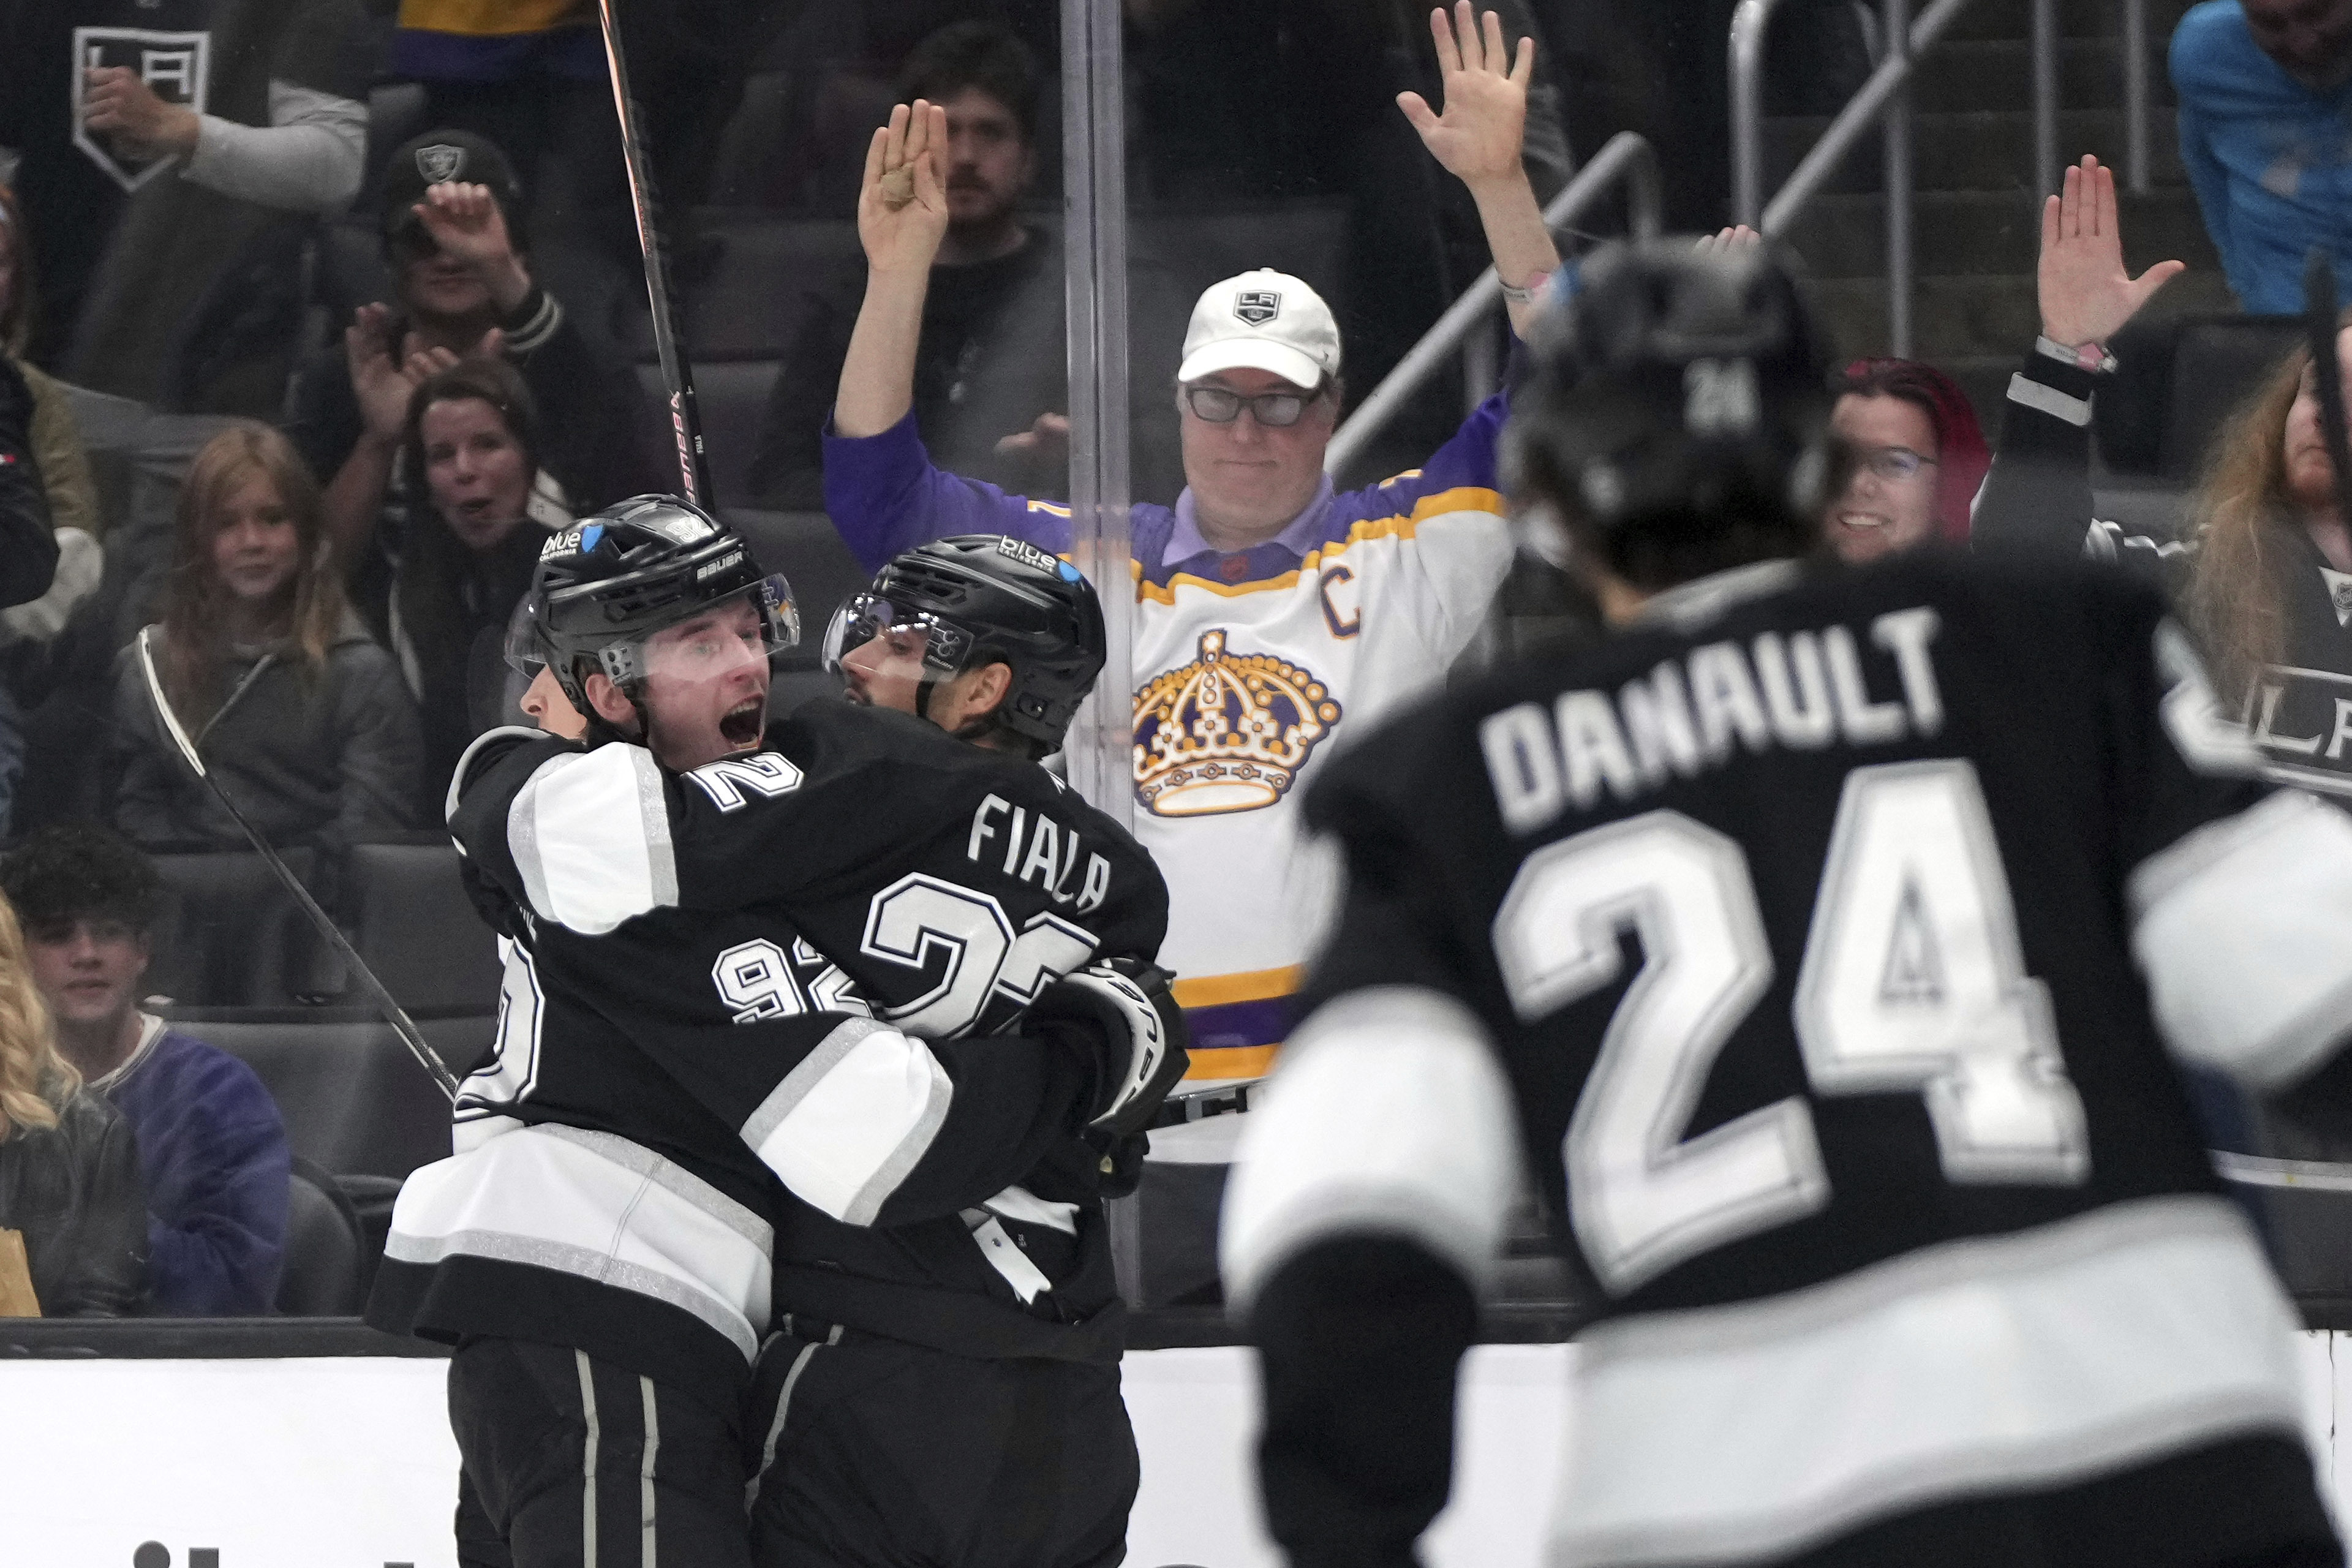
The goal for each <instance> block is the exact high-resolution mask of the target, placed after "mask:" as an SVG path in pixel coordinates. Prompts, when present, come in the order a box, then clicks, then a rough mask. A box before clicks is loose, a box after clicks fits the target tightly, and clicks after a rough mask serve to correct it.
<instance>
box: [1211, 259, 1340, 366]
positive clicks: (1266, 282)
mask: <svg viewBox="0 0 2352 1568" xmlns="http://www.w3.org/2000/svg"><path fill="white" fill-rule="evenodd" d="M1221 370H1262V371H1266V372H1268V373H1270V374H1275V375H1278V376H1280V377H1282V379H1283V380H1285V381H1286V382H1288V383H1290V384H1292V385H1293V386H1303V387H1313V386H1317V385H1319V384H1321V383H1322V381H1323V378H1324V377H1326V376H1331V375H1337V374H1339V322H1337V321H1333V320H1332V319H1331V307H1330V306H1328V305H1327V304H1325V303H1324V302H1323V296H1322V295H1320V294H1318V293H1317V292H1316V291H1315V290H1314V289H1310V288H1308V287H1307V284H1306V283H1305V281H1303V280H1302V279H1297V278H1293V277H1292V276H1291V275H1290V274H1289V273H1287V272H1276V271H1275V270H1274V269H1273V268H1268V267H1260V268H1254V269H1252V270H1251V271H1248V272H1244V273H1242V274H1240V275H1239V276H1237V277H1234V278H1228V279H1225V280H1224V281H1223V282H1222V283H1218V284H1215V285H1213V286H1212V287H1211V288H1210V289H1209V291H1208V292H1207V293H1205V294H1203V295H1202V296H1201V300H1200V303H1198V304H1196V305H1194V306H1193V307H1192V325H1191V326H1190V327H1188V328H1187V329H1185V332H1184V362H1183V363H1181V364H1180V365H1178V366H1177V367H1176V379H1177V380H1178V381H1182V382H1192V381H1198V380H1199V379H1200V378H1201V377H1202V376H1204V375H1213V374H1215V373H1216V372H1218V371H1221Z"/></svg>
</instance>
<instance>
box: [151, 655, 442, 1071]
mask: <svg viewBox="0 0 2352 1568" xmlns="http://www.w3.org/2000/svg"><path fill="white" fill-rule="evenodd" d="M154 629H155V628H154V627H152V626H142V627H140V628H139V641H138V648H139V673H140V675H141V676H142V677H143V678H144V679H145V680H146V682H147V700H149V701H150V702H152V703H153V704H154V705H155V717H156V718H157V719H159V720H161V721H163V729H164V731H165V732H166V733H168V734H169V735H170V736H171V737H172V743H173V745H175V746H177V747H179V749H180V755H181V756H182V757H184V758H185V759H186V760H187V763H188V766H190V767H192V768H194V769H195V770H196V776H197V777H198V778H200V779H202V780H204V781H205V784H208V785H210V786H211V788H212V792H213V798H214V799H215V800H216V801H218V802H220V803H221V809H222V810H224V811H226V812H227V813H228V815H229V819H230V820H231V821H233V822H235V823H236V826H237V829H238V831H239V832H241V833H243V834H244V835H245V837H246V840H247V842H248V843H250V844H251V845H252V846H253V847H254V848H255V849H256V850H257V852H259V854H260V856H261V859H262V863H263V864H264V865H266V866H268V868H269V869H270V870H271V871H272V872H274V873H276V875H277V877H278V880H279V881H280V882H282V883H284V884H285V885H286V890H287V891H288V892H289V893H291V894H292V895H293V896H294V902H295V903H296V904H297V905H298V906H299V908H300V909H301V910H302V912H303V914H304V915H306V916H308V917H309V918H310V923H311V924H312V925H314V926H316V927H318V928H319V934H320V936H323V937H325V938H326V939H327V945H328V946H329V947H331V948H333V949H334V950H335V952H336V954H337V956H339V957H340V958H341V959H342V961H343V963H344V964H345V965H346V966H348V968H349V969H350V971H351V973H353V974H355V975H357V976H359V979H360V984H362V985H364V986H365V987H367V991H368V994H369V995H370V997H372V998H373V1000H374V1002H375V1005H376V1010H377V1011H378V1012H380V1013H382V1014H383V1017H384V1022H386V1023H388V1024H390V1025H391V1026H392V1027H393V1032H394V1034H396V1035H398V1036H399V1037H400V1038H401V1043H402V1044H404V1045H405V1046H406V1047H408V1050H409V1054H410V1055H412V1056H414V1057H415V1058H416V1060H417V1062H418V1064H419V1065H420V1066H422V1067H423V1068H425V1071H426V1072H429V1073H431V1074H432V1075H433V1081H434V1082H435V1083H437V1084H439V1085H440V1086H441V1092H442V1093H443V1094H446V1095H447V1096H448V1097H449V1098H450V1099H451V1100H456V1099H457V1074H455V1073H453V1072H451V1071H450V1070H449V1064H448V1063H446V1062H445V1061H443V1060H442V1059H441V1053H440V1052H438V1051H436V1050H435V1049H434V1048H433V1047H432V1046H431V1044H429V1043H428V1042H427V1041H426V1040H425V1035H424V1033H423V1031H421V1030H420V1029H418V1028H417V1026H416V1023H415V1020H414V1019H412V1018H411V1017H409V1016H408V1012H407V1009H405V1008H404V1007H403V1006H401V1005H400V1004H399V1003H397V1002H395V1001H394V1000H393V997H392V993H391V992H389V991H387V990H385V989H384V988H383V981H381V980H378V979H377V978H376V977H375V971H373V970H372V969H370V968H369V967H368V966H367V963H366V961H365V960H363V959H362V958H361V957H360V955H359V953H358V952H356V951H354V950H353V949H352V943H351V939H350V938H348V937H346V936H344V935H343V932H342V928H341V927H340V926H338V925H336V924H335V922H334V921H332V920H331V919H329V918H328V916H327V911H326V910H322V909H320V907H319V900H316V899H314V898H312V897H311V896H310V889H308V888H306V887H304V886H303V885H302V882H301V879H299V877H297V876H295V875H294V873H293V872H292V871H289V870H288V869H287V868H286V862H285V861H283V860H280V859H279V858H278V851H276V850H275V849H272V848H271V847H269V845H268V841H267V840H266V839H264V838H263V837H261V835H260V834H258V833H256V832H255V831H254V830H253V824H251V823H250V822H247V820H246V819H245V813H243V812H241V811H239V810H237V808H236V802H235V801H234V800H231V799H230V798H229V794H228V791H226V790H225V789H223V788H222V787H221V782H220V780H218V779H216V778H215V777H213V775H212V772H211V770H210V769H208V768H206V767H205V760H204V758H202V757H200V756H198V755H197V754H196V743H195V742H194V741H191V740H190V739H188V732H187V731H185V730H184V729H182V728H181V727H180V717H179V715H178V714H176V713H174V712H173V711H172V704H171V701H170V700H169V699H167V698H165V697H164V695H163V678H162V677H161V676H159V675H157V674H156V673H155V653H154V648H153V646H152V643H151V642H150V640H149V637H148V634H149V633H151V632H152V631H153V630H154Z"/></svg>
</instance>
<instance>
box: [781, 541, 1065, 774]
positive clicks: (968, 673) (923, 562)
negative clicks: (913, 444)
mask: <svg viewBox="0 0 2352 1568" xmlns="http://www.w3.org/2000/svg"><path fill="white" fill-rule="evenodd" d="M1103 637H1104V634H1103V619H1102V605H1101V604H1100V603H1099V602H1098V601H1097V599H1096V598H1095V593H1094V589H1093V588H1092V587H1091V586H1089V585H1088V584H1087V580H1086V579H1085V577H1083V576H1081V575H1080V574H1079V572H1078V569H1077V568H1076V567H1075V566H1073V565H1071V564H1070V563H1068V562H1066V561H1063V560H1060V559H1058V558H1056V557H1055V556H1053V555H1049V554H1047V553H1046V552H1045V551H1043V550H1040V549H1038V548H1037V547H1036V546H1035V545H1034V544H1031V543H1029V542H1027V541H1025V540H1020V539H1013V538H1010V537H1007V536H1005V535H1003V534H996V533H965V534H958V535H956V536H955V537H953V538H950V539H940V540H934V541H932V542H930V543H929V544H921V545H918V546H916V547H915V548H914V549H912V550H909V551H908V552H905V553H904V554H901V555H899V556H898V557H896V558H895V559H893V560H891V561H889V562H887V563H885V564H884V566H883V568H882V570H881V571H879V572H877V573H876V574H874V583H873V585H872V587H870V588H868V589H867V590H866V592H865V593H863V594H857V595H852V596H851V597H850V599H849V600H848V601H847V602H845V604H844V605H842V606H841V608H840V609H838V610H836V611H835V612H834V616H833V624H832V625H831V626H828V627H826V629H825V635H824V667H825V668H826V669H828V670H830V671H832V672H833V673H835V674H836V675H838V676H840V677H841V678H842V685H843V688H844V695H845V696H846V697H847V698H848V699H849V700H851V701H852V702H856V703H859V704H862V705H864V706H866V707H874V708H891V709H896V710H898V711H899V712H901V713H912V714H914V715H916V716H917V717H918V718H922V719H928V720H929V721H931V722H932V723H934V724H937V725H938V726H939V727H940V729H942V730H945V731H948V732H949V733H950V734H951V735H955V736H957V737H958V738H960V739H962V740H967V741H970V742H973V743H974V744H975V745H982V746H988V747H992V748H993V749H995V750H997V751H1004V752H1013V753H1015V754H1016V755H1021V756H1027V757H1043V756H1045V755H1047V754H1049V753H1050V752H1054V751H1056V750H1058V749H1059V748H1060V746H1061V743H1062V737H1063V735H1064V734H1065V733H1066V732H1067V731H1068V730H1069V727H1070V720H1071V719H1072V718H1073V717H1075V716H1076V713H1077V710H1078V704H1079V703H1080V702H1081V701H1083V700H1085V699H1086V695H1087V692H1088V691H1089V690H1091V689H1093V687H1094V683H1095V677H1096V676H1097V675H1099V674H1101V673H1102V667H1103V657H1104V651H1105V644H1104V640H1103Z"/></svg>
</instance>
